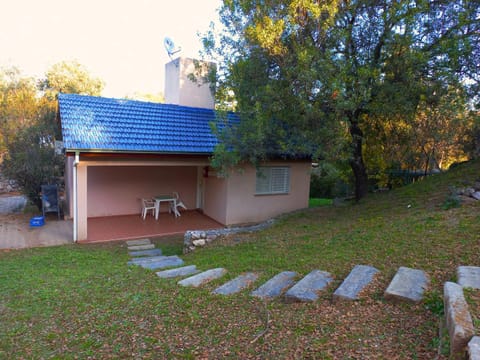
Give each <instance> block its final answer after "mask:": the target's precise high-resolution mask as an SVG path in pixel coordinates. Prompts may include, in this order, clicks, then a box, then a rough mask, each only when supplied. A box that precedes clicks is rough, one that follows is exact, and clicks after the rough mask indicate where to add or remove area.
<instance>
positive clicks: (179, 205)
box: [169, 191, 187, 217]
mask: <svg viewBox="0 0 480 360" xmlns="http://www.w3.org/2000/svg"><path fill="white" fill-rule="evenodd" d="M173 197H174V198H175V204H174V203H173V202H172V203H171V204H170V209H169V210H170V211H173V213H174V214H175V217H178V216H181V215H180V210H179V209H178V208H183V209H185V210H187V207H186V206H185V204H184V203H183V201H182V200H181V199H180V196H179V195H178V192H176V191H174V192H173Z"/></svg>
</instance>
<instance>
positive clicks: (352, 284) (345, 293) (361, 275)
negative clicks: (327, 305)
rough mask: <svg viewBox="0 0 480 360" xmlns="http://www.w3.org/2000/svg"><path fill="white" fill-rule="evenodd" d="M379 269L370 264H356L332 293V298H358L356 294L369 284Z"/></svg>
mask: <svg viewBox="0 0 480 360" xmlns="http://www.w3.org/2000/svg"><path fill="white" fill-rule="evenodd" d="M378 272H379V271H378V270H377V269H375V268H374V267H372V266H367V265H356V266H355V267H354V268H353V269H352V271H351V272H350V274H348V276H347V277H346V278H345V280H343V283H342V284H341V285H340V287H339V288H338V289H337V290H335V292H334V293H333V299H334V300H358V294H359V293H360V292H361V291H362V290H363V289H365V287H366V286H367V285H368V284H370V283H371V282H372V280H373V278H374V276H375V275H376V274H377V273H378Z"/></svg>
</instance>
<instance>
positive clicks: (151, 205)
mask: <svg viewBox="0 0 480 360" xmlns="http://www.w3.org/2000/svg"><path fill="white" fill-rule="evenodd" d="M149 210H152V215H153V216H155V210H156V209H155V201H154V200H153V199H142V218H143V220H145V218H146V217H147V214H148V211H149Z"/></svg>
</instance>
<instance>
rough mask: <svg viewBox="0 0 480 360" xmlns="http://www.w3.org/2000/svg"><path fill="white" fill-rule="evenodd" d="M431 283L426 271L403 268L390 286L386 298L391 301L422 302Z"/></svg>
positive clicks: (385, 294) (386, 291)
mask: <svg viewBox="0 0 480 360" xmlns="http://www.w3.org/2000/svg"><path fill="white" fill-rule="evenodd" d="M429 283H430V280H429V278H428V275H427V274H426V273H425V272H424V271H422V270H418V269H411V268H407V267H403V266H402V267H400V268H399V269H398V271H397V273H396V274H395V276H394V277H393V279H392V281H391V282H390V285H388V288H387V290H385V293H384V296H385V298H386V299H389V300H398V301H409V302H415V303H416V302H420V301H422V298H423V293H424V291H425V289H426V288H427V287H428V285H429Z"/></svg>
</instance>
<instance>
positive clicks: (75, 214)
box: [73, 151, 80, 242]
mask: <svg viewBox="0 0 480 360" xmlns="http://www.w3.org/2000/svg"><path fill="white" fill-rule="evenodd" d="M79 162H80V152H78V151H75V161H74V162H73V242H77V240H78V199H77V197H78V190H77V165H78V163H79Z"/></svg>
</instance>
